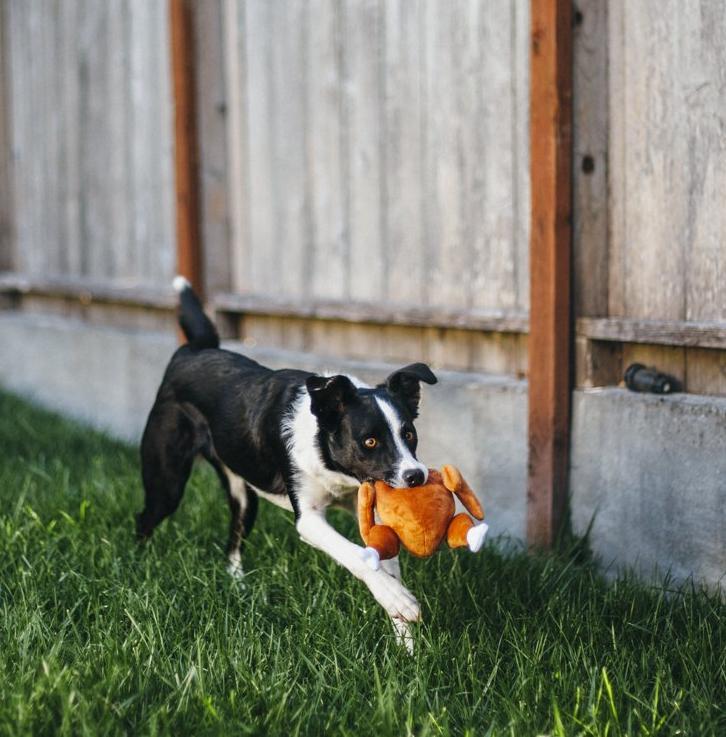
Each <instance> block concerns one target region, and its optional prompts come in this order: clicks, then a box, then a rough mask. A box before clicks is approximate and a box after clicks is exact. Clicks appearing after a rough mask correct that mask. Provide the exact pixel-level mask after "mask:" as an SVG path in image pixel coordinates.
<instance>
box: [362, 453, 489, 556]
mask: <svg viewBox="0 0 726 737" xmlns="http://www.w3.org/2000/svg"><path fill="white" fill-rule="evenodd" d="M454 494H456V496H457V497H458V498H459V500H460V501H461V503H462V504H463V505H464V507H465V508H466V509H467V511H468V512H469V513H470V514H471V515H473V516H474V517H476V519H477V520H483V519H484V510H483V509H482V507H481V504H479V500H478V499H477V498H476V496H475V494H474V492H473V491H472V490H471V489H470V488H469V485H468V484H467V483H466V481H464V479H463V478H462V476H461V474H460V473H459V471H458V470H457V469H456V468H454V467H453V466H444V467H443V468H442V469H441V473H439V472H438V471H436V470H434V469H431V470H429V477H428V482H427V483H426V484H424V485H423V486H415V487H413V488H408V489H394V488H392V487H391V486H388V484H386V483H385V482H383V481H376V482H375V483H371V482H369V481H366V482H364V483H363V484H361V486H360V488H359V489H358V525H359V527H360V534H361V537H362V538H363V541H364V542H365V544H366V546H367V547H366V548H364V549H362V550H361V557H363V559H364V560H365V561H366V563H368V565H369V566H370V567H371V568H372V569H373V570H377V569H378V568H379V567H380V561H381V560H386V559H387V558H393V557H395V556H396V555H397V554H398V550H399V546H400V543H403V545H404V547H405V548H406V549H407V550H408V551H409V552H410V553H412V554H413V555H416V556H418V557H420V558H427V557H428V556H430V555H432V554H433V553H434V551H435V550H436V549H437V548H438V547H439V544H440V543H441V541H442V540H443V539H444V536H446V541H447V542H448V544H449V547H450V548H462V547H465V546H468V547H469V549H470V550H471V551H472V552H474V553H476V552H477V551H478V550H479V549H480V548H481V546H482V545H483V543H484V538H485V537H486V532H487V530H488V529H489V528H488V526H487V525H486V524H485V523H484V522H480V523H479V524H476V523H475V522H474V520H472V518H471V517H470V516H469V515H468V514H465V513H463V512H462V513H461V514H457V515H454V510H455V504H454V496H453V495H454ZM376 514H377V515H378V518H379V519H380V523H376V521H375V515H376Z"/></svg>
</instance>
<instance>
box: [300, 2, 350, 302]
mask: <svg viewBox="0 0 726 737" xmlns="http://www.w3.org/2000/svg"><path fill="white" fill-rule="evenodd" d="M307 10H308V14H309V17H308V21H307V28H308V45H307V61H308V65H307V95H308V98H309V99H308V112H307V125H308V139H307V142H308V152H309V153H308V165H309V167H310V172H309V178H308V183H309V186H310V188H311V196H310V199H311V211H312V222H313V227H312V233H313V243H314V250H313V253H312V254H310V255H312V259H313V261H312V263H313V270H312V274H311V277H312V278H311V284H310V285H308V286H309V288H310V289H311V292H312V294H314V295H315V297H318V298H320V297H323V298H336V297H337V298H343V297H345V296H346V295H347V294H348V291H349V289H348V285H349V280H350V271H349V266H348V264H349V262H348V253H349V252H348V233H347V228H348V223H347V221H346V218H347V211H346V200H347V198H348V193H347V185H348V183H347V181H345V176H344V174H345V172H346V171H347V167H346V161H345V158H344V157H346V156H347V146H346V141H345V136H346V135H347V132H346V130H345V127H344V118H343V91H342V89H341V86H342V85H341V82H342V74H343V70H342V49H341V41H342V36H341V30H342V28H341V25H342V10H343V6H342V5H341V4H340V3H338V2H336V1H335V0H310V2H308V3H307Z"/></svg>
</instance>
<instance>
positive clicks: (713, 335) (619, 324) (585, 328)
mask: <svg viewBox="0 0 726 737" xmlns="http://www.w3.org/2000/svg"><path fill="white" fill-rule="evenodd" d="M576 329H577V334H578V335H581V336H583V337H586V338H591V339H593V340H609V341H618V342H622V343H651V344H657V345H672V346H693V347H698V348H723V349H726V322H724V321H720V322H719V321H712V322H705V321H701V322H693V321H685V320H633V319H627V318H580V319H579V320H578V321H577V328H576Z"/></svg>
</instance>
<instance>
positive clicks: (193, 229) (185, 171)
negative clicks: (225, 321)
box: [169, 0, 203, 294]
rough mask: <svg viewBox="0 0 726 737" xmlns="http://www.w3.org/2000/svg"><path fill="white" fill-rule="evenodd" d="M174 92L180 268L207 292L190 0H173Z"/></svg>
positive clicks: (178, 263) (171, 2)
mask: <svg viewBox="0 0 726 737" xmlns="http://www.w3.org/2000/svg"><path fill="white" fill-rule="evenodd" d="M169 26H170V32H171V71H172V84H173V92H174V169H175V180H176V234H177V235H176V237H177V270H178V273H180V274H182V275H183V276H185V277H186V278H187V279H189V281H190V282H191V284H192V286H193V287H194V289H195V290H196V291H197V293H198V294H202V293H203V278H202V276H203V275H202V248H201V228H200V227H199V174H198V172H199V161H198V159H199V156H198V151H199V148H198V138H197V116H196V104H195V100H196V85H195V73H194V70H195V59H194V27H193V17H192V8H191V3H190V2H189V0H169Z"/></svg>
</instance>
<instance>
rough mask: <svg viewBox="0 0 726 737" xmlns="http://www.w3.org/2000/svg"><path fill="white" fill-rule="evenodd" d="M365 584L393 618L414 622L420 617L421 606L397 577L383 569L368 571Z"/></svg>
mask: <svg viewBox="0 0 726 737" xmlns="http://www.w3.org/2000/svg"><path fill="white" fill-rule="evenodd" d="M366 584H367V585H368V588H369V589H370V591H371V593H372V594H373V596H374V597H375V599H376V601H377V602H378V603H379V604H380V605H381V606H382V607H383V608H384V609H385V610H386V612H387V613H388V615H389V616H390V617H392V618H393V619H400V620H402V621H403V622H416V621H418V620H419V619H420V618H421V606H420V605H419V603H418V601H416V597H415V596H414V595H413V594H412V593H411V592H410V591H409V590H408V589H407V588H406V587H405V586H403V585H402V584H401V583H400V582H399V581H398V580H397V579H395V578H393V577H392V576H389V575H388V574H387V573H385V572H383V571H380V570H379V571H376V572H373V571H371V572H370V575H369V576H367V577H366Z"/></svg>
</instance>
